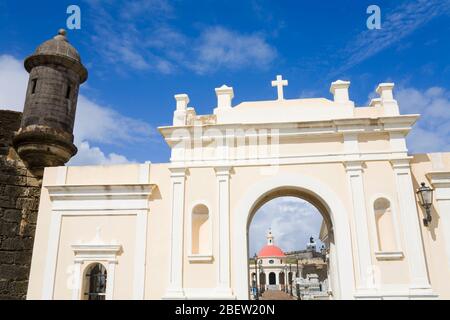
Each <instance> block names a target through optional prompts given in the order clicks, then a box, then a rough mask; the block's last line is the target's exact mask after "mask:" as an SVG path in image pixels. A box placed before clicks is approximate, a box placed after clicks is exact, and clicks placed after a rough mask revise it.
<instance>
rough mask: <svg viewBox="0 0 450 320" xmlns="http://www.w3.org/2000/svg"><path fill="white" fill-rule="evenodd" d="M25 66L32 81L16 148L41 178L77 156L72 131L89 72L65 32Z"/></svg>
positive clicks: (39, 48)
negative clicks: (80, 91) (80, 92)
mask: <svg viewBox="0 0 450 320" xmlns="http://www.w3.org/2000/svg"><path fill="white" fill-rule="evenodd" d="M24 66H25V69H26V70H27V71H28V72H29V74H30V77H29V81H28V88H27V92H26V99H25V107H24V110H23V117H22V122H21V126H20V129H19V131H18V132H17V134H16V136H15V137H14V147H15V149H16V151H17V153H18V154H19V156H20V158H21V159H22V160H23V161H24V162H25V164H26V165H27V167H28V169H29V170H30V171H31V172H32V173H33V174H34V175H35V176H36V177H37V178H42V175H43V171H44V168H45V167H49V166H62V165H64V164H65V163H66V162H67V161H69V160H70V158H71V157H73V156H74V155H75V154H76V153H77V148H76V147H75V145H74V144H73V127H74V121H75V113H76V108H77V100H78V89H79V87H80V84H81V83H83V82H85V81H86V79H87V77H88V72H87V70H86V68H85V67H84V66H83V64H82V63H81V59H80V55H79V54H78V52H77V50H76V49H75V48H74V47H73V46H72V45H71V44H70V43H69V41H68V40H67V37H66V31H65V30H64V29H61V30H59V32H58V34H57V35H56V36H55V37H54V38H53V39H50V40H48V41H45V42H44V43H43V44H41V45H40V46H39V47H37V49H36V51H35V52H34V54H32V55H31V56H29V57H28V58H26V59H25V63H24Z"/></svg>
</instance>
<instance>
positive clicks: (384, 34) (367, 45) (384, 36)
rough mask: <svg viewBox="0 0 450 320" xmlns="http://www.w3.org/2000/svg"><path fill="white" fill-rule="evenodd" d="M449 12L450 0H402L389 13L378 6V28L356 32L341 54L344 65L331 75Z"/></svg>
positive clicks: (372, 54) (357, 62) (359, 61)
mask: <svg viewBox="0 0 450 320" xmlns="http://www.w3.org/2000/svg"><path fill="white" fill-rule="evenodd" d="M449 12H450V2H449V1H441V0H417V1H405V2H403V3H402V4H400V5H398V6H397V7H395V8H394V9H393V10H392V11H390V12H389V11H388V12H385V11H384V8H383V7H381V29H379V30H369V29H366V30H364V31H362V32H361V33H359V34H357V36H356V37H355V38H354V39H353V40H352V41H350V42H349V43H348V44H347V46H346V47H345V49H344V51H343V52H342V53H341V55H343V56H345V57H346V59H345V61H344V63H343V65H342V66H341V67H340V68H338V69H336V70H334V71H332V72H331V74H330V76H335V75H338V74H340V73H342V72H344V71H346V70H348V69H349V68H351V67H353V66H355V65H357V64H359V63H361V62H363V61H364V60H366V59H368V58H370V57H372V56H374V55H375V54H377V53H379V52H381V51H383V50H384V49H386V48H388V47H390V46H391V45H393V44H396V43H398V42H399V41H400V40H401V39H403V38H405V37H406V36H408V35H410V34H411V33H413V32H414V31H415V30H417V29H418V28H420V27H422V26H423V25H425V24H426V23H428V22H429V21H431V20H432V19H434V18H435V17H437V16H439V15H442V14H446V13H449ZM367 17H368V16H367Z"/></svg>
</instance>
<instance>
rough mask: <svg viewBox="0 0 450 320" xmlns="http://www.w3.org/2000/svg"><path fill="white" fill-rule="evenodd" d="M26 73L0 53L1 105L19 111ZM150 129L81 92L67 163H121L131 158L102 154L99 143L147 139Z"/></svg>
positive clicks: (9, 57)
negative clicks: (74, 149) (73, 149)
mask: <svg viewBox="0 0 450 320" xmlns="http://www.w3.org/2000/svg"><path fill="white" fill-rule="evenodd" d="M27 83H28V73H27V72H26V71H25V69H24V68H23V64H22V61H21V60H19V59H16V58H15V57H13V56H10V55H0V108H2V109H9V110H16V111H22V110H23V105H24V101H25V92H26V88H27ZM152 132H153V130H152V128H151V126H150V125H148V124H147V123H145V122H144V121H142V120H138V119H133V118H129V117H126V116H124V115H122V114H120V113H118V112H117V111H115V110H113V109H112V108H110V107H106V106H102V105H100V104H98V103H96V102H94V101H92V100H91V99H89V98H88V97H86V96H84V95H82V94H80V96H79V98H78V105H77V117H76V121H75V129H74V136H75V144H76V145H77V147H78V154H77V155H76V156H75V157H74V158H73V159H72V160H71V162H70V164H77V165H85V164H86V165H87V164H120V163H127V162H131V161H130V160H128V159H127V158H126V157H125V156H123V155H119V154H116V153H111V154H108V155H105V154H104V152H103V151H102V150H100V148H99V147H96V146H91V144H92V143H93V142H96V143H100V144H115V145H120V144H128V143H136V142H139V141H143V140H145V139H150V137H151V134H152Z"/></svg>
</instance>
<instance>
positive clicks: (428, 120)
mask: <svg viewBox="0 0 450 320" xmlns="http://www.w3.org/2000/svg"><path fill="white" fill-rule="evenodd" d="M395 97H396V99H397V100H398V103H399V106H400V110H401V112H402V113H403V114H407V113H419V114H420V115H421V117H420V119H419V121H418V123H417V124H416V125H415V126H414V128H413V129H412V130H411V133H410V134H409V135H408V137H407V141H408V147H409V150H410V151H411V152H413V153H419V152H421V153H424V152H437V151H445V150H447V151H448V150H450V91H447V90H445V89H443V88H440V87H432V88H429V89H427V90H423V91H422V90H419V89H416V88H411V87H410V88H400V89H399V90H398V91H397V92H396V94H395Z"/></svg>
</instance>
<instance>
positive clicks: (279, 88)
mask: <svg viewBox="0 0 450 320" xmlns="http://www.w3.org/2000/svg"><path fill="white" fill-rule="evenodd" d="M287 85H288V81H287V80H283V77H282V76H281V75H277V80H273V81H272V87H277V93H278V100H284V93H283V87H284V86H287Z"/></svg>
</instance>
